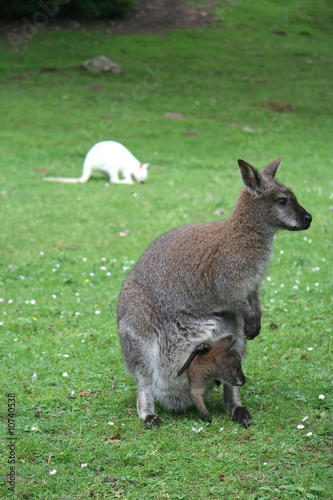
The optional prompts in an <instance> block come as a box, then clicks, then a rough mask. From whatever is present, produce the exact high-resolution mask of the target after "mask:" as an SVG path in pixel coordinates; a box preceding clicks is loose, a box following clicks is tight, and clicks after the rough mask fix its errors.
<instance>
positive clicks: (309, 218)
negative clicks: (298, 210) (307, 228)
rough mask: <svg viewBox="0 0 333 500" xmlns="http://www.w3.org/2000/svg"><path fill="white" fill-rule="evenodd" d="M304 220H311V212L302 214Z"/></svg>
mask: <svg viewBox="0 0 333 500" xmlns="http://www.w3.org/2000/svg"><path fill="white" fill-rule="evenodd" d="M304 220H305V222H311V221H312V215H311V214H305V215H304Z"/></svg>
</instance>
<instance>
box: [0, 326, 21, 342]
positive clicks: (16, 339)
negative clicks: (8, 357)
mask: <svg viewBox="0 0 333 500" xmlns="http://www.w3.org/2000/svg"><path fill="white" fill-rule="evenodd" d="M2 325H3V321H0V326H2ZM14 340H15V339H14ZM16 340H17V339H16ZM16 340H15V342H16Z"/></svg>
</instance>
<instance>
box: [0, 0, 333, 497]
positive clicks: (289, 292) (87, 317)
mask: <svg viewBox="0 0 333 500" xmlns="http://www.w3.org/2000/svg"><path fill="white" fill-rule="evenodd" d="M215 13H216V16H217V17H218V18H219V19H220V22H217V25H216V27H215V28H212V29H193V30H182V31H171V32H166V33H165V34H160V35H157V34H141V35H126V36H106V35H105V34H103V33H102V32H98V31H88V32H70V31H56V30H52V29H39V30H37V32H36V33H35V34H34V36H33V37H31V39H29V40H27V42H26V43H25V44H23V45H22V46H20V50H18V51H17V53H15V52H13V51H12V50H11V48H10V45H9V44H8V41H7V40H6V39H3V40H2V42H1V45H2V57H1V63H0V67H1V72H0V92H1V98H2V106H1V111H0V131H1V141H0V150H1V159H0V172H1V187H0V203H1V204H0V207H1V231H0V256H1V263H0V301H1V302H0V310H1V313H0V314H1V317H0V332H1V336H0V352H1V385H2V394H1V446H2V454H1V457H0V461H1V462H0V463H1V476H0V477H1V483H2V484H1V486H0V496H1V498H19V499H23V498H28V499H47V500H51V499H54V500H65V499H66V500H67V499H68V500H81V499H84V498H96V499H99V498H126V499H149V498H154V499H161V500H162V499H163V500H164V499H168V498H172V499H179V500H180V499H186V500H187V499H194V500H196V499H201V500H203V499H206V498H215V499H242V500H243V499H244V500H264V499H267V500H268V499H269V500H271V499H294V498H299V499H316V498H321V499H330V498H332V473H331V472H332V470H331V462H330V444H331V442H330V441H329V438H330V435H331V430H332V427H331V424H332V420H331V415H332V414H331V398H332V374H331V370H330V368H331V367H332V364H331V342H330V338H331V334H332V325H331V322H330V311H331V309H330V308H331V304H330V294H331V291H330V287H331V285H332V257H331V255H332V241H331V238H330V236H331V234H332V229H331V227H332V226H331V225H332V205H333V186H332V167H333V159H332V158H333V156H332V126H333V119H332V104H333V90H332V79H331V76H332V74H333V62H332V41H333V40H332V38H333V37H332V31H331V29H332V28H331V26H332V16H333V10H332V6H330V2H329V1H328V0H327V1H326V0H318V1H317V2H315V3H314V2H312V1H310V0H304V1H302V2H298V3H296V2H287V1H286V0H283V1H281V2H273V1H272V0H269V1H266V2H264V1H262V0H258V1H257V2H249V1H246V0H243V1H240V2H235V3H231V2H230V3H220V4H217V5H216V6H215ZM281 32H285V34H281ZM99 54H105V55H108V56H109V57H111V58H112V59H113V60H115V61H117V62H118V63H119V64H120V65H121V66H122V67H123V69H124V73H123V74H122V75H111V74H104V75H99V76H92V75H90V74H88V73H86V72H84V71H83V70H80V69H78V66H79V65H80V64H81V63H82V62H83V61H84V60H85V59H87V58H89V57H92V56H94V55H99ZM50 66H51V67H54V68H56V69H57V71H52V72H51V71H46V70H45V69H43V68H47V67H50ZM281 110H282V111H283V112H281ZM166 113H182V114H183V115H184V117H185V119H183V120H179V119H178V120H171V119H168V118H166V117H165V114H166ZM104 139H112V140H117V141H119V142H121V143H123V144H125V145H126V146H127V147H128V148H129V149H130V150H131V151H132V152H133V154H134V155H135V156H136V157H138V158H139V159H140V160H141V161H149V162H150V163H151V167H150V173H149V177H148V180H147V182H146V183H145V184H142V185H138V184H136V185H135V186H125V185H109V183H108V180H107V179H106V178H104V177H103V176H102V175H99V174H98V173H96V175H94V177H93V178H92V179H91V180H90V181H89V182H88V183H87V184H84V185H65V184H58V183H46V182H43V180H42V176H43V173H44V172H45V169H48V172H49V175H52V176H64V177H66V176H68V177H74V176H79V175H80V174H81V169H82V162H83V158H84V156H85V154H86V152H87V151H88V149H89V148H90V147H91V146H92V145H93V144H94V143H96V142H97V141H99V140H104ZM277 156H282V158H283V162H282V165H281V167H280V170H279V174H278V178H279V179H280V180H281V181H282V182H283V183H285V184H286V185H288V186H289V187H291V188H292V189H293V191H294V192H295V193H296V195H297V197H298V200H299V202H300V203H301V204H302V205H303V206H304V207H305V208H306V209H307V210H308V211H309V212H310V213H311V214H312V215H313V223H312V225H311V228H310V229H309V230H308V231H306V232H300V233H290V232H281V233H279V234H278V235H277V237H276V240H275V248H274V254H273V257H272V261H271V266H270V269H269V272H268V276H267V279H266V280H265V282H264V284H263V287H262V293H261V299H262V306H263V328H262V332H261V334H260V335H259V337H257V338H256V339H255V340H253V341H252V342H249V344H248V351H247V356H246V359H245V361H244V364H243V369H244V373H245V375H246V376H247V378H248V382H247V384H246V385H245V386H244V387H243V388H242V397H243V401H244V404H245V405H246V407H247V408H248V409H249V410H250V412H251V413H252V414H253V420H252V422H251V425H250V428H249V429H248V430H246V429H244V428H242V427H241V426H239V425H238V424H236V423H234V422H233V421H232V419H231V417H230V415H228V414H225V413H224V412H223V410H222V408H221V391H220V390H219V389H216V390H214V392H213V393H212V394H211V395H210V397H209V399H208V402H207V406H208V409H209V411H210V413H211V415H212V417H213V423H212V424H211V425H206V424H202V423H201V422H200V419H199V416H198V413H197V412H196V411H195V410H193V411H190V412H188V413H186V414H185V415H175V414H170V413H167V412H166V411H164V410H163V409H162V408H158V413H159V415H160V417H161V418H162V419H163V422H164V425H163V426H162V427H160V428H159V429H158V430H157V431H152V432H149V431H143V430H142V426H141V421H140V420H139V419H138V417H137V415H136V408H135V406H136V387H135V383H134V381H133V380H132V379H131V377H130V376H129V375H128V374H127V373H126V371H125V369H124V363H123V359H122V355H121V350H120V345H119V339H118V334H117V325H116V306H117V299H118V295H119V291H120V288H121V285H122V282H123V280H124V278H125V276H126V275H127V273H128V272H129V270H130V269H131V267H132V266H133V264H134V263H135V262H136V260H137V259H138V258H139V256H140V255H141V254H142V252H143V251H144V250H145V249H146V247H147V246H148V245H149V243H150V242H152V241H153V240H154V239H155V238H156V237H157V236H158V235H160V234H161V233H163V232H165V231H167V230H168V229H171V228H172V227H175V226H179V225H182V224H185V223H193V222H201V221H209V220H217V219H218V218H219V217H225V216H227V215H228V214H229V213H230V211H231V209H232V207H233V204H234V202H235V199H236V197H237V195H238V193H239V191H240V189H241V187H242V182H241V178H240V175H239V172H238V167H237V159H238V158H243V159H245V160H247V161H249V162H250V163H252V164H254V165H255V166H257V167H258V168H260V169H261V168H263V167H264V166H265V165H266V164H267V163H268V162H269V161H271V160H272V159H274V158H276V157H277ZM218 209H219V211H218V212H216V211H217V210H218ZM218 213H222V215H217V214H218ZM272 323H275V324H276V325H277V328H275V329H274V328H270V325H271V324H272ZM8 394H15V397H14V396H13V397H9V396H8ZM12 399H15V404H16V406H15V409H16V412H15V413H14V412H13V408H14V407H13V406H9V408H10V409H9V410H8V406H7V404H9V405H12V404H13V402H12V401H11V400H12ZM9 422H10V424H9ZM12 422H14V423H15V427H14V424H13V423H12ZM299 426H302V427H301V428H299ZM303 426H304V427H303ZM11 432H12V434H10V433H11ZM9 438H13V439H15V446H12V447H9V446H8V445H9V444H11V443H13V441H10V440H9ZM11 461H12V462H13V463H12V464H11V463H9V462H11ZM11 467H15V469H11ZM14 470H15V473H16V480H15V483H16V484H15V492H13V491H10V490H9V488H10V482H9V481H10V474H11V473H13V472H14Z"/></svg>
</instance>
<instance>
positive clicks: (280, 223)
mask: <svg viewBox="0 0 333 500" xmlns="http://www.w3.org/2000/svg"><path fill="white" fill-rule="evenodd" d="M280 162H281V158H278V159H276V160H274V161H272V162H271V163H269V165H267V167H266V168H264V169H263V170H262V171H261V172H259V171H258V170H257V169H255V168H254V167H253V166H252V165H250V164H249V163H247V162H245V161H244V160H238V165H239V169H240V173H241V176H242V179H243V182H244V184H245V187H244V188H243V190H242V191H241V193H240V196H239V198H238V201H237V202H236V205H235V207H234V209H233V211H232V213H231V215H230V216H229V217H228V218H227V219H224V220H219V221H215V222H208V223H199V224H191V225H186V226H182V227H178V228H176V229H173V230H171V231H170V232H168V233H166V234H163V235H162V236H160V237H159V238H158V239H157V240H155V241H154V242H153V243H152V244H151V245H150V247H149V248H148V249H147V250H146V251H145V252H144V254H143V255H142V256H141V258H140V259H139V260H138V262H137V264H136V265H135V267H134V268H133V269H132V271H131V272H130V274H129V275H128V277H127V278H126V280H125V282H124V284H123V287H122V290H121V293H120V298H119V303H118V328H119V334H120V340H121V346H122V350H123V354H124V358H125V363H126V366H127V369H128V370H129V372H130V373H131V374H132V375H133V376H134V377H135V379H136V382H137V386H138V399H137V411H138V415H139V417H140V418H141V419H143V423H144V428H145V427H149V428H151V427H157V426H158V425H159V424H160V423H161V421H160V419H159V417H158V416H157V415H156V413H155V407H154V400H155V398H156V399H157V400H158V401H159V402H160V403H161V404H162V405H163V406H164V407H165V408H167V409H168V410H174V411H185V410H186V409H187V408H189V407H190V406H193V400H192V397H191V394H190V382H189V378H188V376H187V374H186V373H184V374H183V375H182V376H180V377H177V372H178V371H179V369H180V368H181V367H182V366H183V365H184V363H185V361H186V360H187V359H188V357H189V355H190V354H191V352H192V351H193V350H194V349H195V348H196V346H197V345H198V344H201V343H209V344H211V343H212V344H214V343H216V342H217V340H220V339H221V338H223V337H226V336H228V335H233V337H234V338H235V339H236V344H235V349H236V350H237V352H238V353H239V355H240V357H241V359H242V358H243V356H244V354H245V343H246V341H245V339H246V338H248V339H253V338H254V337H256V336H257V335H258V334H259V332H260V321H261V307H260V301H259V286H260V284H261V282H262V279H263V277H264V274H265V272H266V269H267V267H268V264H269V260H270V255H271V251H272V244H273V237H274V234H275V233H276V231H278V230H279V229H288V230H291V231H301V230H304V229H308V228H309V226H310V224H311V221H312V216H311V215H310V214H309V213H308V212H307V211H306V210H305V209H304V208H303V207H301V205H300V204H299V203H298V202H297V199H296V197H295V195H294V194H293V193H292V191H291V190H290V189H288V188H287V187H286V186H284V185H283V184H281V183H280V182H278V181H277V180H276V179H275V174H276V172H277V169H278V167H279V165H280ZM223 387H224V397H223V399H224V407H225V409H226V410H228V411H230V413H231V415H232V417H233V419H234V420H235V421H237V422H239V423H241V424H243V425H244V426H245V427H247V426H248V422H249V420H250V419H251V415H250V413H249V411H248V410H247V409H246V408H245V407H243V406H242V405H241V400H240V395H239V389H238V387H236V386H230V385H227V384H224V385H223Z"/></svg>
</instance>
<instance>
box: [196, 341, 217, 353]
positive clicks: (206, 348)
mask: <svg viewBox="0 0 333 500" xmlns="http://www.w3.org/2000/svg"><path fill="white" fill-rule="evenodd" d="M212 349H213V346H212V345H211V344H208V342H203V343H202V344H198V345H197V346H196V348H195V350H196V352H197V353H198V352H200V353H201V354H204V353H205V352H209V351H211V350H212Z"/></svg>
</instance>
